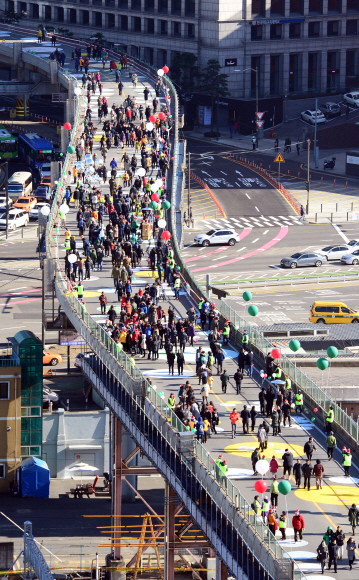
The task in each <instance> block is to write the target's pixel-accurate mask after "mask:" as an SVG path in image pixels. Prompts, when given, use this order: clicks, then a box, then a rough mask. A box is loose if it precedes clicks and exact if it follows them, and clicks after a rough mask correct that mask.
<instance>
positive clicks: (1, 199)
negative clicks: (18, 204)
mask: <svg viewBox="0 0 359 580" xmlns="http://www.w3.org/2000/svg"><path fill="white" fill-rule="evenodd" d="M13 203H14V202H13V200H12V199H11V197H9V198H8V203H7V204H8V206H9V207H11V206H12V204H13ZM0 209H6V196H5V195H0Z"/></svg>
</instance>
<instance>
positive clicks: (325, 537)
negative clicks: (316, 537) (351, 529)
mask: <svg viewBox="0 0 359 580" xmlns="http://www.w3.org/2000/svg"><path fill="white" fill-rule="evenodd" d="M333 539H334V532H333V528H332V527H331V526H328V527H327V531H326V532H325V534H324V535H323V540H324V542H325V543H326V545H327V546H329V542H331V541H332V540H333Z"/></svg>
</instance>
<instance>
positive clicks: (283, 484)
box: [278, 479, 292, 495]
mask: <svg viewBox="0 0 359 580" xmlns="http://www.w3.org/2000/svg"><path fill="white" fill-rule="evenodd" d="M291 490H292V486H291V485H290V483H289V481H287V480H286V479H284V480H283V481H280V482H279V484H278V491H279V493H281V494H282V495H288V493H290V491H291Z"/></svg>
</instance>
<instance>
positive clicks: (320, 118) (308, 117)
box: [300, 109, 326, 125]
mask: <svg viewBox="0 0 359 580" xmlns="http://www.w3.org/2000/svg"><path fill="white" fill-rule="evenodd" d="M300 116H301V118H302V119H303V121H307V123H311V124H312V125H315V119H317V123H325V121H326V118H325V116H324V115H323V113H322V111H319V110H317V111H310V110H309V109H308V110H307V111H303V113H301V114H300Z"/></svg>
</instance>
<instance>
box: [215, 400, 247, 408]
mask: <svg viewBox="0 0 359 580" xmlns="http://www.w3.org/2000/svg"><path fill="white" fill-rule="evenodd" d="M220 404H221V405H222V407H235V406H236V405H241V404H242V401H227V402H226V403H220Z"/></svg>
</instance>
